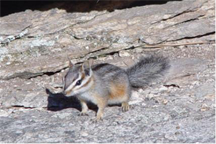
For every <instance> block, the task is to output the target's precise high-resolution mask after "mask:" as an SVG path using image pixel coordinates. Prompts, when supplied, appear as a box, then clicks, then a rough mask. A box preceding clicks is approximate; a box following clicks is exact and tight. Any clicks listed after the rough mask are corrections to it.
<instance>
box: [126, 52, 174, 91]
mask: <svg viewBox="0 0 216 144" xmlns="http://www.w3.org/2000/svg"><path fill="white" fill-rule="evenodd" d="M169 67H170V65H169V61H168V59H167V58H165V57H162V56H153V55H150V56H148V57H143V58H141V60H140V61H139V62H138V63H136V64H135V65H134V66H132V67H130V68H128V69H127V70H126V72H127V74H128V76H129V81H130V84H131V86H132V87H136V88H139V87H144V86H147V85H149V84H150V83H151V82H152V81H155V80H157V79H158V78H160V77H161V76H163V75H164V74H165V73H166V72H167V70H168V69H169Z"/></svg>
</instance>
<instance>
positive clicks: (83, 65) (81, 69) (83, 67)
mask: <svg viewBox="0 0 216 144" xmlns="http://www.w3.org/2000/svg"><path fill="white" fill-rule="evenodd" d="M80 71H81V72H82V73H85V62H83V64H82V65H81V67H80Z"/></svg>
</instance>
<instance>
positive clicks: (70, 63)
mask: <svg viewBox="0 0 216 144" xmlns="http://www.w3.org/2000/svg"><path fill="white" fill-rule="evenodd" d="M67 58H68V61H69V68H72V67H73V65H74V64H73V63H72V62H71V60H70V59H69V57H67Z"/></svg>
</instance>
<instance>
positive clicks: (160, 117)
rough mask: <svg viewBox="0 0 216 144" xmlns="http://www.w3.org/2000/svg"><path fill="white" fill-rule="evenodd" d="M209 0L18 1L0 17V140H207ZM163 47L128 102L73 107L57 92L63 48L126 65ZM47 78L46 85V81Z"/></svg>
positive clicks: (210, 128)
mask: <svg viewBox="0 0 216 144" xmlns="http://www.w3.org/2000/svg"><path fill="white" fill-rule="evenodd" d="M214 9H215V7H214V1H213V0H183V1H170V2H167V3H166V4H160V5H146V6H139V7H133V8H128V9H121V10H115V11H112V12H109V11H106V10H104V11H91V12H86V13H81V12H76V13H75V12H74V13H68V12H66V11H65V10H60V9H51V10H49V11H43V12H41V11H31V10H26V11H24V12H19V13H15V14H11V15H9V16H5V17H1V18H0V43H1V46H0V93H1V94H0V121H1V123H0V133H1V135H0V142H38V143H39V142H122V143H123V142H125V143H126V142H188V143H190V142H191V143H193V142H208V143H214V142H215V129H214V128H215V104H214V102H215V96H214V95H215V92H214V87H215V85H214V81H215V78H214V74H215V69H214V65H215V55H214V54H215V49H214V47H215V44H214V42H215V38H214V36H215V24H214V22H215V14H214V12H215V11H214ZM152 53H155V54H162V55H164V56H166V57H168V58H169V59H170V63H171V69H170V72H169V73H168V74H167V76H166V77H165V78H164V81H162V82H160V83H158V84H154V85H151V86H149V87H147V88H145V89H139V90H134V91H133V93H132V98H131V101H130V106H131V109H130V111H128V112H125V113H123V112H121V110H120V107H119V106H112V107H107V108H106V109H105V114H104V120H103V121H101V122H98V123H94V122H93V121H92V119H93V118H95V111H94V110H95V107H94V106H91V107H92V110H90V111H89V116H78V115H79V113H80V105H79V102H78V101H77V99H76V98H65V97H64V96H63V95H62V94H61V91H62V90H61V85H62V81H61V79H62V76H63V75H64V74H65V73H66V71H67V69H68V63H67V60H68V57H69V58H70V59H72V61H73V62H74V63H82V62H83V61H85V60H87V59H89V58H94V59H95V60H94V63H101V62H109V63H112V64H115V65H117V66H120V67H122V68H126V67H129V66H130V65H132V64H133V63H135V62H136V61H138V59H139V57H140V56H143V55H148V54H152ZM46 88H48V89H47V90H46Z"/></svg>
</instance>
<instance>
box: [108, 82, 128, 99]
mask: <svg viewBox="0 0 216 144" xmlns="http://www.w3.org/2000/svg"><path fill="white" fill-rule="evenodd" d="M125 95H126V86H125V85H122V84H111V86H110V95H109V99H115V98H120V97H124V96H125Z"/></svg>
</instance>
